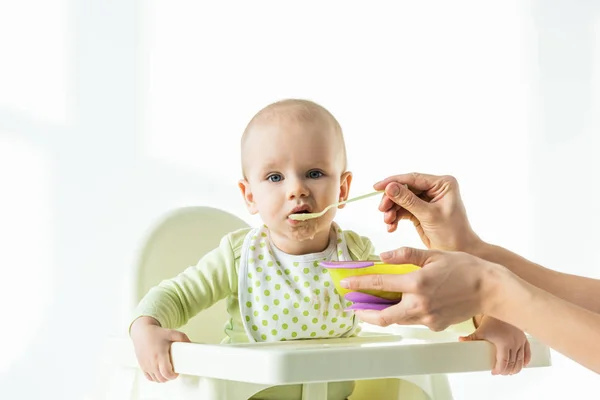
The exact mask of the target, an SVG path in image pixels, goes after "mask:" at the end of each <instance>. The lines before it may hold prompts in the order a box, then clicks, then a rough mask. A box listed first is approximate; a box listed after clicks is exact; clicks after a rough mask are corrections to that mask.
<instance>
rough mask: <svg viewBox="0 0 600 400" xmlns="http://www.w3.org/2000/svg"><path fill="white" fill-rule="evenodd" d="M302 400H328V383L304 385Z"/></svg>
mask: <svg viewBox="0 0 600 400" xmlns="http://www.w3.org/2000/svg"><path fill="white" fill-rule="evenodd" d="M302 400H327V382H320V383H305V384H304V385H302Z"/></svg>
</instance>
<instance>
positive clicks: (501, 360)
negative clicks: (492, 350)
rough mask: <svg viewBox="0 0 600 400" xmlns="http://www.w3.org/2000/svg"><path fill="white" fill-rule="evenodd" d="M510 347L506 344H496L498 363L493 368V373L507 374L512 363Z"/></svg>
mask: <svg viewBox="0 0 600 400" xmlns="http://www.w3.org/2000/svg"><path fill="white" fill-rule="evenodd" d="M510 355H511V354H510V349H509V348H507V347H505V346H498V345H496V363H495V364H494V368H493V369H492V375H505V374H506V370H507V368H508V365H509V364H510Z"/></svg>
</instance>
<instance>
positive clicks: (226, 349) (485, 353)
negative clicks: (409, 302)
mask: <svg viewBox="0 0 600 400" xmlns="http://www.w3.org/2000/svg"><path fill="white" fill-rule="evenodd" d="M530 344H531V354H532V359H531V363H530V364H529V366H528V368H532V367H543V366H549V365H550V364H551V363H550V351H549V349H548V347H546V346H545V345H543V344H541V343H539V342H537V341H535V340H533V339H531V340H530ZM105 355H106V357H107V358H108V361H109V362H110V363H112V364H118V365H121V366H125V367H131V368H137V367H138V365H137V360H136V358H135V354H134V352H133V346H132V344H131V341H130V340H129V339H128V338H111V339H110V340H109V341H108V342H107V349H106V352H105ZM171 356H172V360H173V364H174V368H175V371H176V372H178V373H180V374H186V375H194V376H203V377H208V378H217V379H224V380H233V381H240V382H248V383H257V384H265V385H287V384H296V383H310V382H323V381H328V382H331V381H344V380H360V379H376V378H384V377H402V376H411V375H422V374H443V373H458V372H474V371H489V370H491V368H492V366H493V363H494V347H493V345H492V344H490V343H488V342H485V341H474V342H458V341H455V340H453V341H443V340H440V341H428V340H414V339H413V340H406V339H403V338H402V337H401V336H395V335H377V334H374V335H369V334H367V335H366V336H363V337H357V338H346V339H323V340H307V341H295V342H293V341H291V342H276V343H251V344H229V345H205V344H196V343H174V344H173V346H172V349H171ZM307 366H310V368H307Z"/></svg>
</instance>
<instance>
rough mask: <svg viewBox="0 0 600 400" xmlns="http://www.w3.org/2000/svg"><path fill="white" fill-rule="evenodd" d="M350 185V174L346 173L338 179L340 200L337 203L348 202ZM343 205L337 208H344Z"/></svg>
mask: <svg viewBox="0 0 600 400" xmlns="http://www.w3.org/2000/svg"><path fill="white" fill-rule="evenodd" d="M351 183H352V172H350V171H346V172H344V173H343V174H342V178H341V179H340V199H339V201H344V200H348V195H349V194H350V184H351ZM344 206H345V204H342V205H339V206H338V208H344Z"/></svg>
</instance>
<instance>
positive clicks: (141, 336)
mask: <svg viewBox="0 0 600 400" xmlns="http://www.w3.org/2000/svg"><path fill="white" fill-rule="evenodd" d="M131 339H132V341H133V347H134V348H135V355H136V357H137V360H138V363H139V364H140V368H141V369H142V371H144V374H145V375H146V378H147V379H148V380H150V381H154V382H167V381H169V380H172V379H175V378H177V376H178V374H176V373H175V371H174V370H173V364H172V363H171V356H170V350H171V343H173V342H189V341H190V339H189V338H188V337H187V335H186V334H185V333H182V332H179V331H176V330H172V329H165V328H162V327H161V326H160V325H159V323H158V321H156V320H155V319H154V318H150V317H141V318H138V319H137V320H136V321H135V322H134V323H133V325H132V326H131Z"/></svg>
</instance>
